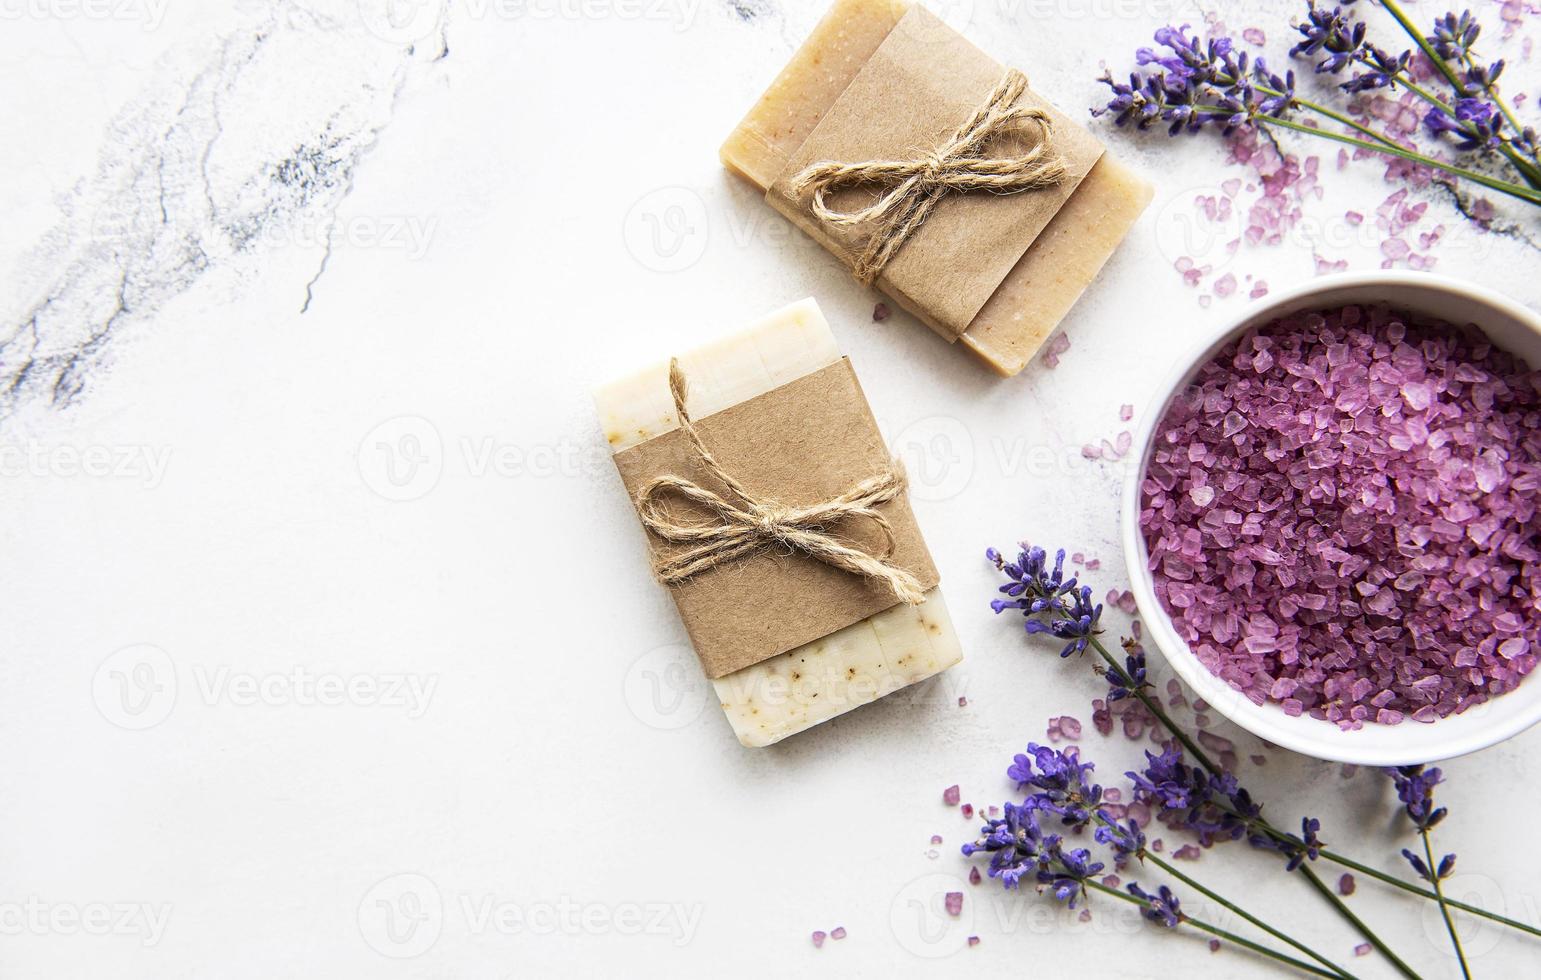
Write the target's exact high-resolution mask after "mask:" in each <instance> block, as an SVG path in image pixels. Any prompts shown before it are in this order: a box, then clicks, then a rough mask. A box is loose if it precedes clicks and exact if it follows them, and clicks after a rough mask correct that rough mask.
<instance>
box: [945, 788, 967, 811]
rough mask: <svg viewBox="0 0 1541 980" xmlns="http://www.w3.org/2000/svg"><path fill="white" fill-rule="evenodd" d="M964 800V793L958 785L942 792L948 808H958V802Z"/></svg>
mask: <svg viewBox="0 0 1541 980" xmlns="http://www.w3.org/2000/svg"><path fill="white" fill-rule="evenodd" d="M962 798H963V791H962V790H960V789H959V788H958V787H957V786H956V785H952V786H949V787H947V788H946V789H944V790H942V802H943V803H945V804H947V805H948V806H957V805H958V801H959V800H960V799H962Z"/></svg>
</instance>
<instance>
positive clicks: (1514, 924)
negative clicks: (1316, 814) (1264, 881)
mask: <svg viewBox="0 0 1541 980" xmlns="http://www.w3.org/2000/svg"><path fill="white" fill-rule="evenodd" d="M1258 829H1259V830H1262V831H1263V832H1264V833H1267V834H1269V835H1270V836H1273V837H1275V839H1279V838H1281V837H1282V836H1283V835H1281V834H1279V833H1278V832H1277V831H1275V830H1274V829H1273V828H1272V827H1259V828H1258ZM1320 854H1321V858H1322V860H1324V861H1331V862H1332V863H1333V864H1338V865H1342V866H1343V867H1345V868H1348V869H1349V870H1351V871H1357V872H1359V873H1360V874H1362V875H1367V876H1368V877H1371V878H1374V879H1375V880H1376V881H1379V882H1383V883H1384V884H1387V885H1391V886H1392V887H1393V888H1400V889H1401V890H1402V891H1404V892H1407V893H1408V894H1409V895H1417V896H1418V897H1419V898H1425V899H1428V900H1430V901H1438V900H1439V896H1438V895H1436V894H1434V893H1433V892H1431V891H1429V890H1428V889H1427V888H1419V887H1418V886H1417V885H1414V884H1411V883H1409V882H1406V881H1403V880H1402V879H1401V878H1398V877H1396V876H1395V875H1389V874H1387V873H1386V872H1384V871H1379V870H1377V869H1375V868H1372V867H1370V866H1369V865H1367V864H1361V863H1360V862H1358V861H1355V860H1354V859H1353V858H1350V857H1345V856H1344V855H1342V854H1338V853H1336V852H1335V851H1329V850H1327V849H1326V848H1322V850H1321V851H1320ZM1445 904H1446V905H1448V906H1450V907H1451V908H1453V909H1460V910H1461V911H1462V912H1466V913H1468V914H1470V915H1475V916H1479V917H1481V918H1484V919H1488V920H1490V921H1492V922H1497V923H1499V924H1501V925H1506V926H1508V927H1509V928H1511V929H1518V930H1520V931H1521V932H1528V933H1530V934H1531V935H1532V936H1541V929H1537V928H1536V927H1535V926H1533V925H1529V924H1527V923H1524V922H1520V921H1518V920H1516V919H1511V918H1509V917H1508V916H1503V915H1499V914H1498V913H1497V912H1489V911H1488V910H1487V909H1484V908H1480V907H1478V906H1476V905H1469V904H1467V903H1466V902H1461V901H1457V900H1456V899H1453V898H1446V899H1445Z"/></svg>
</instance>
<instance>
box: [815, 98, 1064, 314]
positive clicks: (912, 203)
mask: <svg viewBox="0 0 1541 980" xmlns="http://www.w3.org/2000/svg"><path fill="white" fill-rule="evenodd" d="M1026 90H1027V76H1025V75H1023V74H1022V73H1021V72H1020V71H1017V70H1016V69H1015V68H1012V69H1009V70H1008V71H1007V72H1006V74H1005V76H1004V77H1002V78H1001V81H1000V84H998V85H996V86H995V90H994V91H992V92H991V93H990V96H989V98H988V99H986V100H985V102H984V104H983V105H981V106H980V107H979V108H978V109H976V110H974V114H973V115H972V116H970V117H969V120H968V122H966V123H964V124H963V126H962V127H961V128H959V129H958V131H957V132H956V133H954V134H953V135H952V137H951V138H950V139H948V140H947V141H946V142H945V143H943V144H941V145H940V146H938V147H936V148H935V149H934V150H932V151H931V152H929V153H927V154H925V155H923V156H920V157H917V158H915V159H913V160H866V161H863V162H861V163H839V162H837V161H832V160H826V161H824V162H822V163H815V164H810V165H809V166H808V167H806V168H804V169H803V170H801V171H799V172H798V174H797V176H795V177H793V178H792V184H791V190H792V193H793V194H794V195H796V196H798V197H801V196H802V195H803V194H805V193H808V192H809V191H812V193H813V213H814V215H816V216H817V217H818V218H819V219H820V220H821V221H826V222H829V223H830V224H833V225H858V224H864V223H866V222H869V221H879V222H882V223H881V224H880V225H879V226H878V227H877V228H876V229H875V230H874V231H873V233H872V235H871V236H870V237H869V238H868V240H867V244H866V247H865V248H864V249H863V250H862V252H861V254H859V255H858V256H856V259H855V261H854V262H853V264H852V266H851V271H852V273H853V274H854V275H855V276H856V278H857V279H858V280H859V281H860V282H861V283H862V284H863V285H870V284H871V283H872V281H873V280H875V279H876V278H877V277H878V275H879V273H881V272H882V271H883V267H884V266H885V265H887V264H888V260H889V259H891V258H893V256H894V253H896V252H897V251H899V248H900V247H901V246H902V245H904V243H905V242H906V241H907V240H908V239H909V237H910V236H911V235H913V234H914V233H915V229H917V228H919V227H920V225H921V223H922V222H923V221H925V220H926V217H927V216H928V215H930V214H931V212H932V210H933V209H935V207H936V205H937V203H938V202H939V201H940V200H941V199H942V196H943V195H945V194H947V193H948V192H949V191H957V192H960V193H966V192H968V191H990V192H992V193H995V194H1015V193H1018V192H1019V191H1025V190H1033V189H1036V188H1040V187H1050V186H1053V185H1054V184H1058V183H1059V182H1060V181H1062V180H1064V179H1065V178H1066V176H1067V175H1068V170H1067V168H1066V166H1065V162H1064V160H1063V159H1062V158H1061V157H1060V156H1059V154H1057V153H1055V152H1053V146H1052V143H1053V139H1054V124H1053V122H1052V121H1051V120H1050V119H1049V117H1048V115H1047V114H1046V113H1044V111H1043V110H1041V109H1036V108H1028V107H1019V106H1017V105H1015V103H1016V101H1017V99H1018V98H1019V97H1020V96H1021V95H1022V93H1023V92H1025V91H1026ZM1024 124H1028V125H1033V126H1036V127H1037V129H1038V140H1037V142H1035V143H1034V144H1033V146H1032V147H1031V148H1029V149H1027V150H1025V151H1023V152H1022V153H1020V154H1018V155H1016V156H1008V157H989V156H980V153H981V151H982V150H983V149H984V147H985V144H987V143H989V142H990V141H991V140H993V139H995V138H997V137H999V136H1002V135H1004V134H1006V133H1007V132H1010V131H1012V130H1014V129H1016V128H1018V127H1020V126H1023V125H1024ZM872 185H879V186H884V187H888V188H889V189H888V190H887V191H886V192H885V193H884V194H883V196H882V197H880V198H878V199H877V200H876V201H875V202H873V203H872V204H871V205H869V206H867V207H864V208H858V209H857V210H855V211H836V210H834V209H833V208H831V207H829V205H828V204H827V203H826V201H825V196H826V195H827V194H828V193H830V192H831V191H837V190H842V189H845V188H849V187H862V186H867V187H870V186H872Z"/></svg>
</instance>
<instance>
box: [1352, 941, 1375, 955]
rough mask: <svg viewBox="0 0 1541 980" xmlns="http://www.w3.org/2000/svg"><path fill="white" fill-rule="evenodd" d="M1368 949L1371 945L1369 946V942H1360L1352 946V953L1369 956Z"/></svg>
mask: <svg viewBox="0 0 1541 980" xmlns="http://www.w3.org/2000/svg"><path fill="white" fill-rule="evenodd" d="M1370 949H1371V947H1370V944H1369V943H1360V944H1359V945H1358V946H1355V947H1354V955H1355V956H1369V955H1370Z"/></svg>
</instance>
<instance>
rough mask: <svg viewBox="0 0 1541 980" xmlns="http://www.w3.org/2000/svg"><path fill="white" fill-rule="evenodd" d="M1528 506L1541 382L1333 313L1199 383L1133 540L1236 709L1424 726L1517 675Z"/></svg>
mask: <svg viewBox="0 0 1541 980" xmlns="http://www.w3.org/2000/svg"><path fill="white" fill-rule="evenodd" d="M1538 490H1541V372H1536V371H1532V370H1531V369H1530V368H1529V367H1528V366H1527V365H1526V364H1525V363H1524V362H1523V361H1521V360H1519V359H1517V358H1515V357H1514V356H1512V355H1510V354H1509V353H1507V352H1505V351H1502V350H1500V349H1498V348H1496V347H1494V346H1493V345H1492V344H1491V343H1489V342H1488V340H1487V338H1486V337H1484V336H1483V335H1482V334H1481V332H1480V331H1478V330H1476V329H1475V328H1474V327H1470V326H1467V327H1458V326H1456V325H1454V324H1450V323H1446V322H1444V321H1440V320H1435V319H1431V318H1427V317H1422V316H1418V315H1413V314H1406V313H1401V312H1398V311H1396V310H1394V309H1391V308H1389V307H1386V306H1346V307H1342V308H1338V309H1331V310H1323V311H1320V312H1307V313H1297V314H1292V315H1290V316H1287V317H1284V318H1282V319H1279V320H1274V321H1272V322H1270V323H1268V324H1267V325H1265V326H1263V327H1260V328H1258V329H1255V330H1251V331H1249V332H1248V333H1247V334H1246V335H1244V336H1243V337H1242V338H1241V339H1240V340H1238V341H1235V342H1232V343H1231V344H1228V345H1227V346H1226V347H1224V348H1223V349H1222V350H1221V351H1220V352H1219V353H1218V354H1216V355H1215V356H1214V357H1213V358H1211V359H1210V360H1209V361H1208V362H1207V363H1206V364H1205V365H1204V366H1203V367H1202V368H1200V370H1199V372H1198V374H1197V375H1196V376H1195V378H1194V379H1193V381H1192V382H1190V384H1189V386H1188V387H1187V388H1186V389H1185V390H1184V391H1182V392H1180V393H1179V394H1178V395H1177V396H1176V397H1174V398H1173V400H1172V402H1171V404H1170V405H1169V406H1168V407H1167V409H1166V414H1165V415H1164V416H1163V418H1162V420H1161V422H1160V425H1159V426H1158V427H1157V431H1156V435H1155V440H1154V446H1153V450H1152V453H1151V460H1150V463H1149V466H1148V468H1147V469H1146V472H1145V475H1144V482H1143V484H1142V502H1141V511H1140V527H1141V530H1142V532H1143V534H1144V538H1145V543H1146V547H1147V548H1148V549H1149V552H1150V566H1149V567H1150V569H1151V572H1152V575H1153V577H1154V580H1155V592H1156V596H1157V598H1158V599H1159V600H1160V602H1161V605H1162V606H1163V608H1165V609H1166V611H1167V613H1168V614H1169V615H1170V616H1171V619H1172V624H1173V626H1174V627H1175V628H1176V630H1177V633H1178V634H1179V635H1180V636H1181V637H1182V638H1183V639H1184V640H1185V641H1187V643H1188V645H1189V647H1190V648H1191V649H1192V650H1193V652H1194V654H1195V655H1196V656H1197V657H1198V659H1199V660H1200V661H1201V662H1202V663H1203V664H1204V665H1205V666H1206V667H1208V668H1209V670H1210V671H1211V672H1213V673H1214V674H1215V675H1216V676H1218V677H1219V678H1221V679H1222V680H1224V681H1226V682H1227V683H1228V684H1230V685H1231V686H1232V687H1234V688H1236V689H1237V690H1239V691H1241V692H1242V693H1243V694H1244V695H1246V696H1247V698H1249V699H1250V700H1251V701H1253V702H1254V703H1256V704H1262V703H1264V702H1269V701H1271V702H1275V703H1277V704H1279V705H1280V706H1281V707H1282V708H1283V709H1284V711H1285V712H1286V713H1287V714H1291V715H1300V714H1309V715H1311V716H1312V717H1315V718H1322V719H1326V720H1328V721H1332V722H1335V723H1337V724H1338V725H1340V726H1341V727H1343V728H1358V727H1360V726H1362V725H1363V724H1365V723H1367V722H1368V723H1372V724H1382V725H1391V724H1397V723H1399V722H1402V721H1403V720H1405V719H1411V720H1413V721H1419V722H1431V721H1434V720H1436V719H1439V718H1442V717H1445V716H1447V715H1450V714H1454V713H1456V712H1459V711H1462V710H1464V709H1465V708H1468V707H1470V706H1471V705H1474V704H1479V703H1481V702H1483V701H1485V700H1487V699H1488V698H1491V697H1495V696H1497V695H1500V694H1503V693H1505V692H1506V691H1509V690H1511V689H1513V688H1514V687H1515V685H1517V684H1518V683H1519V682H1520V680H1521V679H1522V678H1523V677H1524V676H1525V675H1526V674H1527V673H1529V672H1530V670H1531V669H1532V668H1533V667H1534V666H1535V664H1536V657H1537V652H1538V649H1541V647H1538V644H1541V617H1538V616H1537V615H1536V612H1535V610H1536V608H1537V603H1538V602H1541V573H1538V572H1537V571H1536V570H1535V568H1536V562H1537V560H1538V559H1541V514H1538V508H1537V501H1538V499H1541V493H1538V492H1537V491H1538Z"/></svg>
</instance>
